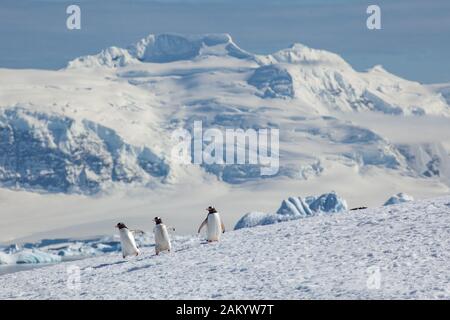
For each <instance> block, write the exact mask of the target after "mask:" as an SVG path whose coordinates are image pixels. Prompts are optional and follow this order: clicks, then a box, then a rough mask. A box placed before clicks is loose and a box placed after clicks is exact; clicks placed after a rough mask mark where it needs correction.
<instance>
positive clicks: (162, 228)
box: [153, 217, 172, 255]
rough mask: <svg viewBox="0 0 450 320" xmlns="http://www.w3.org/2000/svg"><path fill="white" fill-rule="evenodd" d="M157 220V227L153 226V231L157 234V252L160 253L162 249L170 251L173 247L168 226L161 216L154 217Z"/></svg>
mask: <svg viewBox="0 0 450 320" xmlns="http://www.w3.org/2000/svg"><path fill="white" fill-rule="evenodd" d="M153 221H155V228H153V233H154V234H155V252H156V255H158V254H159V253H160V252H161V251H164V250H167V251H169V252H170V249H171V248H172V246H171V244H170V239H169V232H167V227H166V225H165V224H164V223H162V220H161V218H160V217H156V218H155V219H153Z"/></svg>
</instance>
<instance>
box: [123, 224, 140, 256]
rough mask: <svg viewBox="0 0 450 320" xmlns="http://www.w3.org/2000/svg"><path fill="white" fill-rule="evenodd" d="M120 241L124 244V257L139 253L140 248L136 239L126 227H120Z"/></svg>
mask: <svg viewBox="0 0 450 320" xmlns="http://www.w3.org/2000/svg"><path fill="white" fill-rule="evenodd" d="M120 243H121V245H122V254H123V256H124V257H126V256H135V255H138V254H139V249H138V248H137V246H136V241H135V240H134V236H133V234H132V233H131V232H130V230H128V229H126V228H123V229H120Z"/></svg>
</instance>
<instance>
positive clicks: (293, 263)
mask: <svg viewBox="0 0 450 320" xmlns="http://www.w3.org/2000/svg"><path fill="white" fill-rule="evenodd" d="M449 226H450V197H448V196H447V197H442V198H436V199H430V200H426V201H417V202H408V203H402V204H399V205H391V206H387V207H380V208H374V209H367V210H361V211H351V212H347V213H342V214H335V215H322V216H314V217H311V218H308V219H301V220H295V221H289V222H283V223H279V224H275V225H269V226H259V227H255V228H246V229H242V230H237V231H231V232H228V233H225V235H224V237H223V241H221V242H220V243H215V244H205V243H204V242H203V241H202V240H201V239H199V238H195V237H193V238H191V239H190V240H188V241H184V242H183V243H177V242H176V243H175V245H174V252H173V253H171V254H162V255H160V256H155V255H154V254H153V250H152V248H144V250H143V254H142V255H141V256H139V257H138V258H135V259H129V260H122V259H121V258H120V255H118V254H116V255H111V256H102V257H97V258H90V259H85V260H81V261H76V262H71V263H62V264H59V265H56V266H50V267H44V268H40V269H35V270H31V271H23V272H18V273H13V274H7V275H3V276H0V285H1V287H2V290H0V298H1V299H450V264H449V262H450V228H449ZM74 267H78V268H79V271H80V282H76V281H75V282H73V279H74V278H73V270H74ZM68 281H69V282H68ZM68 283H69V285H68ZM77 284H79V285H77Z"/></svg>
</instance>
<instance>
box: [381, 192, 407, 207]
mask: <svg viewBox="0 0 450 320" xmlns="http://www.w3.org/2000/svg"><path fill="white" fill-rule="evenodd" d="M409 201H414V198H413V197H412V196H410V195H409V194H406V193H403V192H400V193H397V194H394V195H393V196H392V197H390V198H389V199H388V200H387V201H386V202H385V203H384V204H383V206H390V205H392V204H399V203H403V202H409Z"/></svg>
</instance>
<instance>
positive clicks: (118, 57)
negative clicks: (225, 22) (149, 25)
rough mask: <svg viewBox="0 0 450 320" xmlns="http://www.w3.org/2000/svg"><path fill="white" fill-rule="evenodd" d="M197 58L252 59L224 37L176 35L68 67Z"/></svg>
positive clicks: (83, 59) (158, 37) (141, 42)
mask: <svg viewBox="0 0 450 320" xmlns="http://www.w3.org/2000/svg"><path fill="white" fill-rule="evenodd" d="M198 56H231V57H234V58H238V59H253V58H254V56H253V55H252V54H250V53H248V52H247V51H245V50H242V49H241V48H239V47H238V46H237V45H236V44H235V43H234V42H233V39H232V38H231V36H230V35H229V34H227V33H208V34H199V35H183V34H177V33H162V34H156V35H155V34H149V35H148V36H146V37H144V38H142V39H141V40H139V41H138V42H137V43H136V44H134V45H131V46H130V47H129V48H127V49H123V48H117V47H110V48H107V49H105V50H103V51H102V52H100V53H99V54H97V55H93V56H83V57H79V58H77V59H75V60H73V61H70V62H69V65H68V67H69V68H73V67H92V66H106V67H120V66H125V65H129V64H133V63H138V62H139V61H140V62H153V63H166V62H173V61H179V60H190V59H194V58H196V57H198Z"/></svg>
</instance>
